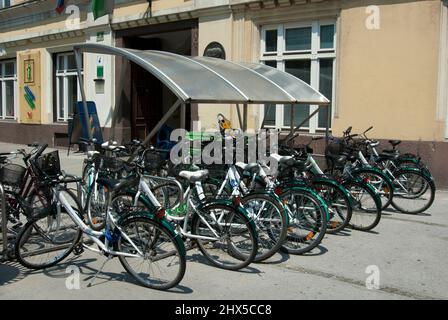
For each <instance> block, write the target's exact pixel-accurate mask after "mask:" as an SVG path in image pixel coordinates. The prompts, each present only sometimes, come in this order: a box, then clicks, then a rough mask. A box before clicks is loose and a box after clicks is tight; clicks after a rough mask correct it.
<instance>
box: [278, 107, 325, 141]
mask: <svg viewBox="0 0 448 320" xmlns="http://www.w3.org/2000/svg"><path fill="white" fill-rule="evenodd" d="M318 112H319V109H316V110H314V111H313V112H312V113H311V114H310V115H309V116H308V117H306V118H305V119H304V120H303V121H302V122H300V123H299V125H298V126H296V127H295V128H293V129H291V132H290V133H289V134H288V135H287V136H286V139H285V141H286V140H288V138H290V137H292V136H293V135H294V133H295V132H296V131H297V130H299V129H300V127H301V126H303V125H304V124H305V123H306V122H307V121H308V120H310V119H311V118H312V117H314V116H315V115H316V113H318Z"/></svg>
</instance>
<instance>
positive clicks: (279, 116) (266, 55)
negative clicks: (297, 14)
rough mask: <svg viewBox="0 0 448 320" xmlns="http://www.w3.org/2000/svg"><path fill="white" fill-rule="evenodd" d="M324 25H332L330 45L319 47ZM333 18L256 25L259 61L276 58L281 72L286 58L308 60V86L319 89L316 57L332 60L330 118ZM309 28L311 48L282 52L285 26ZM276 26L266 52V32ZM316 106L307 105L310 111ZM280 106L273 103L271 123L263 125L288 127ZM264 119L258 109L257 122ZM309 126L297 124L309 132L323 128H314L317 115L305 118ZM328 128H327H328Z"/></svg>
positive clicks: (316, 124) (335, 33) (333, 89)
mask: <svg viewBox="0 0 448 320" xmlns="http://www.w3.org/2000/svg"><path fill="white" fill-rule="evenodd" d="M326 25H333V26H334V35H333V48H324V49H321V48H320V27H321V26H326ZM337 26H338V25H337V19H336V18H335V19H315V20H311V21H303V22H295V23H285V24H275V25H272V24H271V25H264V26H262V27H261V28H260V31H261V37H260V39H261V46H260V61H261V62H262V63H264V62H266V61H276V62H277V69H279V70H281V71H285V61H287V60H311V70H310V71H311V83H310V85H311V86H312V87H315V88H319V75H320V74H319V71H320V70H319V66H320V65H319V59H325V58H327V59H333V83H332V86H333V88H332V97H330V99H331V117H332V119H334V112H335V101H336V56H337V52H338V47H337V34H338V28H337ZM303 27H311V28H312V31H311V32H312V33H311V50H296V51H286V50H285V49H286V39H285V34H286V31H285V29H290V28H303ZM274 29H277V51H276V52H271V51H270V52H266V51H265V50H266V31H267V30H274ZM317 108H318V106H317V105H310V114H311V113H312V112H313V111H314V110H316V109H317ZM283 115H284V105H277V108H276V114H275V126H269V125H266V127H267V128H274V127H275V128H277V129H287V128H290V126H286V125H285V124H284V116H283ZM263 119H264V108H261V117H260V121H262V120H263ZM309 124H310V126H309V127H304V126H303V127H301V129H306V130H308V131H309V132H310V133H315V132H316V131H323V130H325V128H321V127H318V117H317V116H314V117H312V118H311V119H310V120H309ZM330 129H331V127H330Z"/></svg>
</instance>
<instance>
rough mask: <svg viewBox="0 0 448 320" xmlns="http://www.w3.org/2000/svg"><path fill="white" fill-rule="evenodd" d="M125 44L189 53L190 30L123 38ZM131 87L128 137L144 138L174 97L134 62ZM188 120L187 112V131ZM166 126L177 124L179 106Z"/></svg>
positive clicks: (134, 46)
mask: <svg viewBox="0 0 448 320" xmlns="http://www.w3.org/2000/svg"><path fill="white" fill-rule="evenodd" d="M124 44H125V47H127V48H132V49H139V50H161V51H168V52H173V53H177V54H181V55H191V51H192V50H191V47H192V46H191V29H187V30H178V31H170V32H162V33H157V34H148V35H138V36H132V37H124ZM130 86H131V88H130V93H131V94H130V104H131V105H130V107H131V137H132V139H140V140H144V139H145V137H146V136H147V135H148V133H149V132H151V130H152V129H153V128H154V127H155V125H156V124H157V123H158V122H159V121H160V119H161V118H162V117H163V115H164V114H165V113H166V112H167V111H168V109H169V108H170V107H171V106H172V105H173V103H174V102H175V101H176V100H177V97H176V96H175V95H174V94H173V93H172V92H171V91H170V90H169V89H168V88H167V87H166V86H165V85H164V84H163V83H162V82H161V81H160V80H158V79H157V78H156V77H154V76H153V75H152V74H150V73H149V72H147V71H146V70H145V69H143V68H142V67H140V66H138V65H137V64H135V63H133V62H131V83H130ZM187 108H188V106H187ZM187 110H189V109H187ZM190 122H191V115H190V113H189V112H187V114H186V128H185V129H186V130H189V129H190ZM166 125H167V126H169V127H171V128H173V129H175V128H179V127H180V110H179V109H178V110H177V111H176V112H175V113H174V114H173V115H172V116H171V117H170V119H168V121H167V122H166ZM153 142H154V141H153Z"/></svg>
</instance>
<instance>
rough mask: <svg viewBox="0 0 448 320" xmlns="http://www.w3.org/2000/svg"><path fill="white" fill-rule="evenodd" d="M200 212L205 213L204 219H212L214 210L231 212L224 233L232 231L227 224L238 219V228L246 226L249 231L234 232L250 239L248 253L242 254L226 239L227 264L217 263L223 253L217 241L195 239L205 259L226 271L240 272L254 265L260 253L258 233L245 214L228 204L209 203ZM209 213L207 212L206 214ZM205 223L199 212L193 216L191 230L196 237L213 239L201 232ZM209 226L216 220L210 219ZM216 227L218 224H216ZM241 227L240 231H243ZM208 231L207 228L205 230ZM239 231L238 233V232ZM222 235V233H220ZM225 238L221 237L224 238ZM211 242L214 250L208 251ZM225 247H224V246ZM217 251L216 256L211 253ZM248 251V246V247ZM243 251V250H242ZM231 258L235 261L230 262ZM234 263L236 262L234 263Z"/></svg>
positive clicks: (224, 261) (224, 262)
mask: <svg viewBox="0 0 448 320" xmlns="http://www.w3.org/2000/svg"><path fill="white" fill-rule="evenodd" d="M198 210H201V211H202V213H203V218H204V219H205V218H210V217H211V216H212V215H211V212H210V211H212V210H227V211H229V212H230V214H229V215H228V216H227V217H226V220H225V221H226V229H225V230H222V231H223V232H225V231H228V232H229V231H232V228H231V225H230V226H227V224H229V223H230V224H232V219H233V218H236V222H239V223H238V226H241V227H242V228H245V227H243V225H244V226H246V228H245V229H246V230H247V231H243V232H242V231H241V230H235V229H233V231H234V232H235V234H237V233H238V234H239V235H242V234H245V235H247V234H248V239H249V245H248V247H249V249H248V251H247V252H245V253H244V252H241V251H240V250H239V248H236V247H235V245H234V243H232V242H230V244H231V245H229V241H227V240H226V239H224V240H226V242H227V243H226V246H228V247H229V248H227V250H228V252H227V253H226V252H225V250H222V252H224V253H225V254H226V256H227V261H228V262H227V263H226V260H223V262H221V261H217V259H219V258H217V257H218V253H221V251H220V249H221V248H220V247H219V246H218V245H216V243H217V241H210V240H208V241H207V240H203V239H195V242H196V243H197V244H198V247H199V250H200V251H201V253H202V254H203V255H204V257H205V258H206V259H207V260H208V261H209V262H210V263H211V264H212V265H214V266H216V267H218V268H221V269H226V270H233V271H236V270H240V269H242V268H245V267H247V266H248V265H249V264H250V263H252V262H253V261H254V259H255V256H256V254H257V252H258V242H257V233H256V229H255V227H254V226H253V224H252V223H251V221H250V220H249V218H248V217H246V216H245V215H244V214H243V213H241V212H240V211H239V210H237V209H236V208H234V207H232V206H230V205H227V204H222V203H209V204H207V205H205V206H203V207H201V208H199V209H198ZM205 211H207V212H205ZM201 222H203V221H202V219H201V218H200V216H199V214H198V213H197V212H195V214H194V215H193V219H192V222H191V230H192V233H193V234H194V235H197V236H209V237H211V235H210V234H205V232H204V231H203V230H200V228H201V226H200V223H201ZM207 222H208V223H209V224H210V223H212V224H215V222H216V220H214V221H213V219H209V221H207ZM215 225H216V224H215ZM241 227H240V229H241ZM203 229H205V231H207V230H206V228H203ZM214 231H215V232H216V229H214ZM237 231H238V232H237ZM220 234H221V232H220ZM222 237H223V236H221V238H222ZM210 242H213V243H212V244H213V248H211V249H208V248H207V247H206V245H208V244H209V243H210ZM223 247H224V246H223ZM215 248H216V249H217V252H216V253H214V254H211V253H210V252H209V251H211V250H213V249H215ZM246 249H247V246H246ZM241 250H242V249H241ZM230 258H232V259H234V260H230ZM233 261H234V262H233Z"/></svg>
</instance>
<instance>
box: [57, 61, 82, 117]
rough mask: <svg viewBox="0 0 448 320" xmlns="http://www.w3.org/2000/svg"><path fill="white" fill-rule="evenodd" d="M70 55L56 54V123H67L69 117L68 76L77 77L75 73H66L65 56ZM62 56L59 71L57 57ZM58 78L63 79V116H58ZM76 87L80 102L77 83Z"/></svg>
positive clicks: (79, 97)
mask: <svg viewBox="0 0 448 320" xmlns="http://www.w3.org/2000/svg"><path fill="white" fill-rule="evenodd" d="M70 55H74V53H72V52H63V53H57V54H56V70H55V75H56V121H57V122H67V120H68V119H70V115H69V114H68V105H69V99H68V98H69V97H68V77H69V76H76V77H77V76H78V73H77V72H76V71H72V70H70V71H68V70H67V69H68V58H67V56H70ZM61 56H63V57H64V59H63V63H64V66H63V69H62V70H60V68H59V57H61ZM81 74H83V71H81ZM59 78H63V87H64V88H63V95H64V97H65V99H64V100H63V104H64V106H63V109H64V115H62V116H61V114H60V108H59V107H60V105H59V101H60V99H59V92H60V91H59V86H60V84H59V82H60V81H59ZM76 87H77V95H78V101H79V100H81V91H80V87H79V82H78V81H77V82H76Z"/></svg>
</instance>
